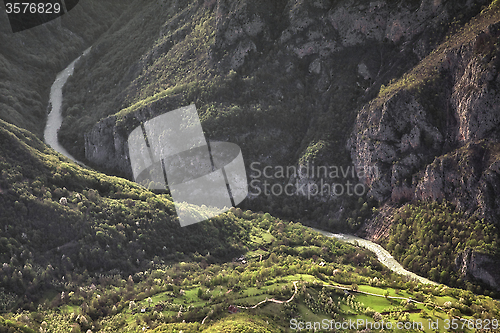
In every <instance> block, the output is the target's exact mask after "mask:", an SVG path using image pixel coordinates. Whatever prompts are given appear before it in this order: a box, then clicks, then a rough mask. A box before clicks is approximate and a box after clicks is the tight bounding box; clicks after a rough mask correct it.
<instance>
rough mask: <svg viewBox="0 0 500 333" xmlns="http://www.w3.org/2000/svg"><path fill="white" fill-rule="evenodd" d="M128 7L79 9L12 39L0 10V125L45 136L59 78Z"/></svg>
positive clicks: (119, 4) (108, 5)
mask: <svg viewBox="0 0 500 333" xmlns="http://www.w3.org/2000/svg"><path fill="white" fill-rule="evenodd" d="M127 3H129V1H106V2H102V1H101V2H92V1H80V3H79V4H78V5H77V6H76V7H75V8H74V9H73V10H71V11H70V12H69V13H68V14H65V15H63V16H62V17H61V18H60V19H56V20H54V21H52V22H49V23H47V24H44V25H41V26H38V27H36V28H33V29H29V30H26V31H22V32H18V33H15V34H14V33H12V30H11V27H10V25H9V20H8V18H7V14H6V12H5V11H4V8H3V5H2V9H1V10H0V45H1V48H0V77H1V80H0V119H3V120H5V121H8V122H10V123H12V124H16V125H17V126H20V127H23V128H26V129H28V130H30V131H31V132H32V133H35V134H36V135H37V136H38V137H39V138H41V137H42V135H43V130H44V125H45V120H46V119H45V118H46V113H47V104H48V100H49V92H50V84H51V82H53V80H54V79H55V77H56V74H57V72H59V71H60V70H62V69H63V68H64V67H65V66H66V64H67V63H68V62H69V61H70V60H72V59H74V58H76V56H77V55H78V54H79V53H80V52H82V51H83V50H84V49H85V48H86V47H88V46H89V45H90V44H92V43H93V42H94V41H95V40H96V38H97V37H98V36H99V35H100V34H102V33H103V32H104V31H106V30H107V29H108V28H109V27H110V26H111V24H112V23H113V21H114V20H115V19H116V18H117V17H118V15H119V13H121V12H122V11H123V9H124V8H125V7H126V6H127Z"/></svg>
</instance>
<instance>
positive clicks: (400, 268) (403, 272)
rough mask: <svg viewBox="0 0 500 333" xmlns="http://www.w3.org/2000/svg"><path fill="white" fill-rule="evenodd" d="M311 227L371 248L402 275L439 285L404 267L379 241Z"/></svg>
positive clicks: (325, 234)
mask: <svg viewBox="0 0 500 333" xmlns="http://www.w3.org/2000/svg"><path fill="white" fill-rule="evenodd" d="M311 229H312V230H314V231H317V232H319V233H321V234H323V235H324V236H327V237H333V238H336V239H338V240H341V241H344V242H346V243H349V244H353V245H357V246H361V247H364V248H365V249H367V250H370V251H371V252H373V253H375V255H376V256H377V259H378V260H379V261H380V262H381V263H382V264H383V265H384V266H386V267H387V268H389V269H390V270H391V271H393V272H396V273H398V274H401V275H405V276H407V277H408V278H410V279H412V280H418V281H419V282H421V283H424V284H433V285H438V283H436V282H434V281H431V280H429V279H426V278H424V277H423V276H420V275H417V274H415V273H413V272H410V271H408V270H406V269H404V267H403V266H401V264H400V263H399V262H397V261H396V259H394V258H393V256H392V255H391V254H390V253H389V252H388V251H387V250H386V249H384V248H383V247H382V246H380V245H379V244H377V243H374V242H372V241H369V240H367V239H364V238H360V237H356V236H353V235H349V234H333V233H331V232H328V231H324V230H320V229H316V228H311Z"/></svg>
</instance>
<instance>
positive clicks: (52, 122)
mask: <svg viewBox="0 0 500 333" xmlns="http://www.w3.org/2000/svg"><path fill="white" fill-rule="evenodd" d="M89 52H90V47H89V48H88V49H86V50H85V51H84V52H83V53H82V55H80V56H79V57H78V58H76V59H75V60H74V61H73V62H72V63H71V64H69V65H68V67H66V68H65V69H64V70H62V71H61V72H60V73H59V74H57V76H56V80H55V81H54V83H53V84H52V87H51V88H50V99H49V103H50V105H51V107H52V108H51V110H50V113H49V116H48V118H47V125H46V126H45V131H44V133H43V137H44V139H45V143H47V144H48V145H49V146H51V147H52V148H53V149H54V150H55V151H57V152H59V153H61V154H63V155H64V156H66V157H67V158H69V159H71V160H73V161H74V162H76V163H78V164H82V165H83V163H81V162H80V161H78V160H76V159H75V158H74V157H73V156H71V154H70V153H68V151H67V150H66V149H64V147H63V146H61V145H60V144H59V141H58V140H57V132H58V131H59V128H61V124H62V121H63V118H62V111H61V107H62V101H63V95H62V89H63V87H64V85H65V84H66V81H68V78H69V77H70V76H71V75H72V74H73V71H74V70H75V64H76V63H77V62H78V60H80V58H81V57H82V56H85V55H87V54H88V53H89Z"/></svg>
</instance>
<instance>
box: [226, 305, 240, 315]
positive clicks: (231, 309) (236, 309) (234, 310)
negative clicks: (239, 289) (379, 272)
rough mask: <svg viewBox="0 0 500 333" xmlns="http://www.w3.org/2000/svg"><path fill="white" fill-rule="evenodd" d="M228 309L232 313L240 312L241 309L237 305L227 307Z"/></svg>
mask: <svg viewBox="0 0 500 333" xmlns="http://www.w3.org/2000/svg"><path fill="white" fill-rule="evenodd" d="M227 311H228V312H229V313H230V314H235V313H238V311H240V309H238V308H237V307H236V306H234V305H230V306H229V308H227Z"/></svg>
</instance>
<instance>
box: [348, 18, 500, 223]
mask: <svg viewBox="0 0 500 333" xmlns="http://www.w3.org/2000/svg"><path fill="white" fill-rule="evenodd" d="M497 16H498V15H496V16H495V17H494V18H492V19H491V21H496V20H497V19H498V18H499V17H497ZM499 27H500V24H499V23H496V22H495V23H494V24H489V25H488V26H487V27H484V28H483V27H476V29H477V30H478V31H476V33H475V34H474V35H475V36H473V37H471V38H470V40H469V41H468V42H467V43H463V44H460V45H458V46H457V47H454V48H453V47H451V48H446V49H444V50H442V51H440V53H439V54H438V55H437V56H436V57H434V59H426V60H425V61H429V62H431V65H432V66H433V67H434V68H436V70H435V71H434V72H432V73H429V74H428V75H424V76H423V77H422V78H419V79H418V80H420V81H418V82H416V83H410V82H406V81H405V79H402V80H401V81H400V82H396V83H394V85H395V86H396V88H395V89H394V91H391V92H389V93H387V95H385V96H382V97H380V96H379V98H377V99H375V100H374V101H372V102H371V103H369V104H368V105H366V106H365V107H364V108H363V109H362V110H361V111H360V112H359V114H358V117H357V120H356V123H355V128H354V131H353V135H352V137H351V140H350V142H349V148H350V151H351V157H352V159H353V161H355V163H356V164H357V165H360V166H364V165H373V166H377V167H378V169H379V170H380V171H381V172H380V173H379V177H378V178H369V177H367V178H365V179H364V181H365V182H366V184H368V185H369V187H370V188H371V190H370V193H369V195H372V196H373V197H374V198H376V199H377V200H378V201H380V202H384V201H385V200H392V201H395V202H398V201H401V200H412V199H420V200H447V201H450V202H452V203H454V204H455V205H456V206H457V207H458V208H459V209H460V210H462V211H468V212H470V213H474V212H478V213H479V214H480V215H481V216H484V217H488V218H490V219H491V220H497V217H498V214H499V213H500V211H498V205H497V204H496V200H497V199H496V197H497V196H498V185H499V184H500V178H499V176H500V175H499V173H498V171H499V169H498V166H499V164H498V163H499V161H498V134H499V132H498V125H499V122H500V117H499V116H498V115H499V112H500V104H499V103H498V102H499V99H500V91H499V90H498V87H500V86H497V85H498V83H499V80H500V77H499V76H498V72H497V67H498V66H499V65H500V58H499V50H498V48H497V47H496V46H495V43H497V41H498V37H499V36H500V33H499V30H498V28H499ZM481 28H483V29H481ZM429 58H430V57H429ZM431 65H429V66H431ZM415 80H417V79H415ZM405 85H406V86H405Z"/></svg>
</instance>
